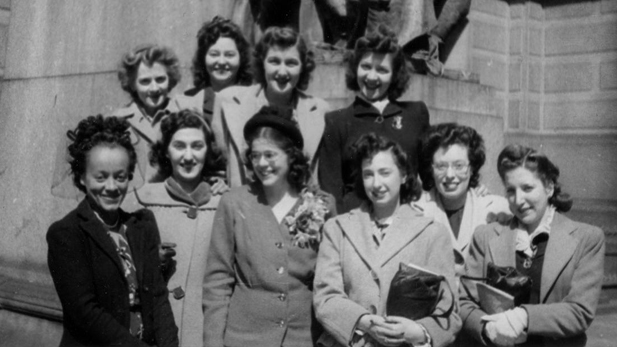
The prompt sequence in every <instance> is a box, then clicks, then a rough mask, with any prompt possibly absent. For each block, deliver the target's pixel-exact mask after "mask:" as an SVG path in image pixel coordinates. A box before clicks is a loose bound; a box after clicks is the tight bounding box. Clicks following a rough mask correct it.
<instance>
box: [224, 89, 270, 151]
mask: <svg viewBox="0 0 617 347" xmlns="http://www.w3.org/2000/svg"><path fill="white" fill-rule="evenodd" d="M242 91H243V92H245V93H246V97H245V95H234V96H233V97H232V98H231V101H229V103H227V104H226V105H225V106H224V109H225V111H226V112H225V113H224V114H223V116H224V117H225V119H224V120H223V121H224V123H225V125H226V126H227V129H229V135H230V138H231V141H232V142H233V144H234V145H235V146H236V148H237V149H238V153H239V154H240V155H242V153H244V151H245V150H246V144H245V141H244V125H245V124H246V122H248V120H249V119H251V118H252V117H253V116H254V115H255V113H257V111H259V110H260V109H261V107H262V106H265V105H267V104H268V100H266V95H265V93H264V91H263V89H262V87H261V86H259V85H257V86H252V87H248V88H247V89H242Z"/></svg>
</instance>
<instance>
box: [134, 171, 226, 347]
mask: <svg viewBox="0 0 617 347" xmlns="http://www.w3.org/2000/svg"><path fill="white" fill-rule="evenodd" d="M220 199H221V196H220V195H215V196H212V197H211V198H210V200H209V201H208V202H207V203H205V204H204V205H201V206H191V205H189V204H188V203H186V202H183V201H179V200H176V199H173V198H172V197H171V196H170V194H169V193H168V192H167V189H166V187H165V183H164V182H161V183H150V184H146V185H145V186H143V187H142V188H141V189H139V190H137V191H136V192H135V194H133V195H131V196H129V197H127V201H126V204H132V203H131V200H135V202H136V203H137V206H139V207H143V208H146V209H148V210H150V211H152V212H153V213H154V217H155V219H156V223H157V224H158V228H159V231H160V234H161V241H162V242H172V243H175V244H176V247H175V248H174V249H175V251H176V255H175V256H174V260H175V261H176V264H175V270H174V271H173V274H172V276H171V278H170V279H169V281H168V283H167V288H168V290H169V291H170V295H169V302H170V304H171V309H172V311H173V314H174V318H175V322H176V325H177V326H178V329H179V331H180V335H179V338H180V345H181V346H194V347H199V346H202V344H203V320H204V317H203V307H202V306H203V305H202V291H203V289H202V285H203V278H204V274H205V271H206V260H207V256H208V249H209V248H210V236H211V234H212V223H213V221H214V214H215V212H216V208H217V206H218V203H219V201H220ZM191 209H193V210H194V211H195V214H194V218H191V216H192V214H191V213H190V211H191ZM178 288H179V289H181V291H182V292H183V293H184V296H183V297H179V295H173V291H174V290H178Z"/></svg>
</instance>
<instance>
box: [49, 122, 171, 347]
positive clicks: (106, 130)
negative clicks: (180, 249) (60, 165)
mask: <svg viewBox="0 0 617 347" xmlns="http://www.w3.org/2000/svg"><path fill="white" fill-rule="evenodd" d="M128 128H129V124H128V123H127V122H126V121H123V120H119V119H117V118H115V117H110V118H103V116H100V115H99V116H96V117H95V116H91V117H88V118H86V119H84V120H82V121H81V122H80V123H79V125H78V126H77V128H76V129H75V130H74V131H69V133H68V137H69V139H70V140H71V141H72V144H71V145H70V146H69V153H70V155H71V161H70V165H71V170H72V176H73V182H74V183H75V185H76V186H77V188H79V189H80V190H81V191H82V192H84V193H85V194H86V198H85V199H84V200H83V201H82V202H81V203H80V204H79V206H78V207H77V208H76V209H75V210H73V211H71V212H70V213H69V214H68V215H66V216H65V217H64V218H63V219H61V220H60V221H57V222H55V223H53V224H52V225H51V226H50V227H49V231H48V232H47V243H48V245H49V251H48V257H47V260H48V265H49V270H50V273H51V276H52V279H53V281H54V285H55V287H56V291H57V292H58V296H59V297H60V302H61V303H62V310H63V313H64V321H63V324H64V334H63V336H62V340H61V342H60V346H111V345H113V346H127V347H128V346H152V345H156V346H158V347H163V346H178V329H177V328H176V325H175V323H174V319H173V315H172V312H171V308H170V306H169V301H168V298H167V297H168V292H167V289H166V287H165V284H164V282H163V279H162V277H161V273H160V271H159V256H158V253H159V251H158V247H159V233H158V229H157V226H156V223H155V220H154V216H153V215H152V212H150V211H146V210H141V211H138V212H136V213H126V212H124V211H122V210H121V209H119V206H120V204H121V203H122V200H123V199H124V197H125V195H126V192H127V190H128V185H129V181H130V180H131V178H132V176H133V171H134V170H135V164H136V154H135V149H134V148H133V146H132V145H131V140H130V134H129V131H128Z"/></svg>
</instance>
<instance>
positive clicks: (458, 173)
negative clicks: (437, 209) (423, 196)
mask: <svg viewBox="0 0 617 347" xmlns="http://www.w3.org/2000/svg"><path fill="white" fill-rule="evenodd" d="M432 171H433V181H434V182H435V187H436V188H437V191H438V192H439V195H440V196H441V198H442V200H443V201H444V203H445V202H449V203H451V204H450V205H458V204H457V202H460V200H461V199H462V200H463V203H464V200H465V197H466V194H467V189H469V181H470V179H471V167H470V166H469V154H468V149H467V147H466V146H463V145H459V144H453V145H451V146H449V147H447V148H444V147H440V148H439V149H438V150H437V151H436V152H435V154H433V170H432Z"/></svg>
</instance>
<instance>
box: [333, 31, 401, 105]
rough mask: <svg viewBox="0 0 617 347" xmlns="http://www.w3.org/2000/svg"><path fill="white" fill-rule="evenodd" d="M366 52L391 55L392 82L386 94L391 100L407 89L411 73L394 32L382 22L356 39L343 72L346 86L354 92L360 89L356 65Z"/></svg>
mask: <svg viewBox="0 0 617 347" xmlns="http://www.w3.org/2000/svg"><path fill="white" fill-rule="evenodd" d="M367 53H376V54H388V53H389V54H391V55H392V82H391V83H390V87H388V90H387V91H386V94H387V95H388V99H390V100H391V101H394V100H396V99H398V98H399V97H400V96H401V95H403V93H404V92H405V90H406V89H407V85H408V83H409V79H410V78H411V73H410V72H409V68H408V66H407V60H406V59H405V55H404V54H403V51H402V48H401V46H400V45H399V44H398V41H397V38H396V34H395V33H394V32H393V31H392V30H390V29H389V28H388V27H387V26H385V25H383V24H381V25H379V26H378V27H377V29H376V30H375V31H373V32H371V33H368V34H366V35H365V36H363V37H361V38H359V39H358V40H357V41H356V45H355V48H354V51H353V53H352V54H351V56H350V57H349V59H348V62H347V72H346V74H345V82H346V83H347V88H349V90H353V91H356V92H357V91H359V90H360V86H359V85H358V66H359V65H360V61H361V60H362V58H363V57H364V55H365V54H367Z"/></svg>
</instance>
